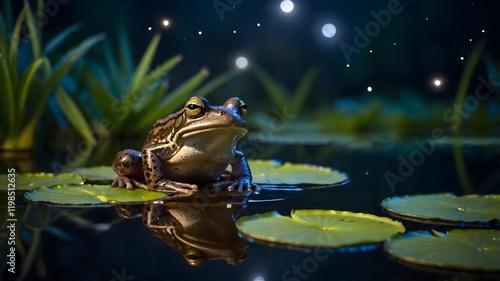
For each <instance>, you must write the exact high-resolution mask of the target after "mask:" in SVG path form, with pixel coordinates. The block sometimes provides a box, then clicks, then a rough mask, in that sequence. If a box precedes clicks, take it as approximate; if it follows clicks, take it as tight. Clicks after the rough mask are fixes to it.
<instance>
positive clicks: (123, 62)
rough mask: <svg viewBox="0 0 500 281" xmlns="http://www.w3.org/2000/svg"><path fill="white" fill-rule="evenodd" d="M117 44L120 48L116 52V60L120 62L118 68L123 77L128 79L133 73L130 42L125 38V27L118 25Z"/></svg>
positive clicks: (133, 64)
mask: <svg viewBox="0 0 500 281" xmlns="http://www.w3.org/2000/svg"><path fill="white" fill-rule="evenodd" d="M118 42H119V44H120V48H119V50H118V60H119V62H120V68H121V69H122V71H123V74H125V76H127V77H130V76H132V75H133V73H134V68H135V63H134V56H133V54H132V50H131V48H130V40H129V39H128V37H127V32H126V31H125V27H124V26H123V25H120V29H119V30H118Z"/></svg>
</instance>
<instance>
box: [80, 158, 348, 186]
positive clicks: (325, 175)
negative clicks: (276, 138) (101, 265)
mask: <svg viewBox="0 0 500 281" xmlns="http://www.w3.org/2000/svg"><path fill="white" fill-rule="evenodd" d="M248 164H249V165H250V169H251V171H252V177H253V181H254V182H255V183H260V184H274V185H277V184H282V185H283V184H285V185H296V184H316V185H334V184H339V183H343V182H345V181H346V180H347V179H348V177H347V175H346V174H344V173H341V172H339V171H336V170H332V169H330V168H326V167H321V166H313V165H308V164H292V163H285V164H281V163H280V162H278V161H274V160H250V161H248ZM75 172H76V173H77V174H78V175H80V176H81V177H83V178H84V179H85V180H113V179H114V178H115V176H116V174H115V172H114V171H113V168H112V167H111V166H100V167H89V168H80V169H77V170H75Z"/></svg>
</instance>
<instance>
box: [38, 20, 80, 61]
mask: <svg viewBox="0 0 500 281" xmlns="http://www.w3.org/2000/svg"><path fill="white" fill-rule="evenodd" d="M82 26H83V24H81V23H77V24H73V25H72V26H70V27H68V28H66V29H64V30H63V31H61V32H59V33H57V34H56V36H54V38H52V39H51V40H50V41H49V42H48V43H47V44H46V45H45V52H44V53H45V56H48V55H49V54H50V53H52V52H53V51H54V50H55V49H57V47H59V46H60V45H61V44H62V43H64V41H66V39H67V38H68V37H69V36H70V35H71V34H73V33H75V32H76V31H77V30H79V29H80V28H82Z"/></svg>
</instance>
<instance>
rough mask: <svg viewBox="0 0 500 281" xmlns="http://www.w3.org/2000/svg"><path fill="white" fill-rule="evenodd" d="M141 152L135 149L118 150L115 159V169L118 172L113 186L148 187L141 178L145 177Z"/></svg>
mask: <svg viewBox="0 0 500 281" xmlns="http://www.w3.org/2000/svg"><path fill="white" fill-rule="evenodd" d="M141 156H142V155H141V153H140V152H139V151H137V150H133V149H125V150H122V151H120V152H118V153H117V154H116V156H115V159H114V160H113V170H114V171H115V173H116V174H117V176H116V178H115V180H114V181H113V183H112V185H113V186H118V187H123V188H128V189H132V188H134V187H138V188H146V185H145V184H143V183H141V182H140V180H142V179H144V174H143V172H142V159H141Z"/></svg>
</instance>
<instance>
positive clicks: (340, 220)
mask: <svg viewBox="0 0 500 281" xmlns="http://www.w3.org/2000/svg"><path fill="white" fill-rule="evenodd" d="M236 226H237V228H238V230H239V231H240V232H241V233H242V234H243V235H244V236H245V237H247V238H250V239H249V240H252V239H255V240H257V241H262V242H267V243H271V244H281V245H291V246H296V247H306V248H312V247H327V248H339V247H347V246H353V245H361V244H373V243H379V242H382V241H384V240H386V239H389V238H390V237H392V236H393V235H395V234H397V233H403V232H404V231H405V228H404V226H403V224H401V223H400V222H398V221H394V220H391V219H389V218H385V217H378V216H375V215H371V214H363V213H352V212H347V211H335V210H295V211H292V213H291V217H285V216H281V215H280V214H278V213H277V212H268V213H264V214H257V215H253V216H246V217H241V218H240V219H238V221H237V222H236Z"/></svg>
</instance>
